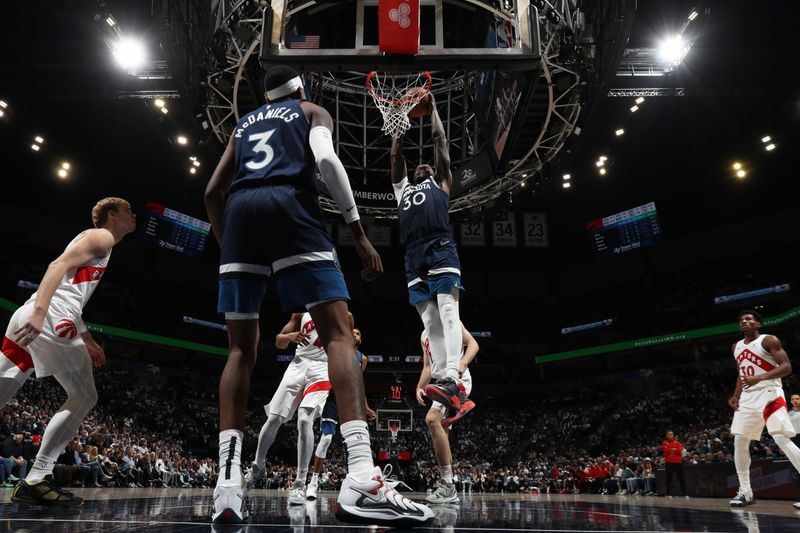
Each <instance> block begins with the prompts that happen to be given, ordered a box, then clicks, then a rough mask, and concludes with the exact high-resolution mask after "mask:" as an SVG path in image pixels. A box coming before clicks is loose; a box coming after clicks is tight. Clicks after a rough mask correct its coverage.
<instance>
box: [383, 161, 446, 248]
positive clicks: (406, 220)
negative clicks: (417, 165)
mask: <svg viewBox="0 0 800 533" xmlns="http://www.w3.org/2000/svg"><path fill="white" fill-rule="evenodd" d="M394 196H395V198H396V199H397V213H398V214H397V216H398V219H399V220H400V240H401V241H402V242H404V243H405V245H406V246H411V245H413V244H416V243H418V242H421V241H427V240H433V239H439V238H447V239H449V238H451V236H450V219H449V214H448V211H447V208H448V204H449V203H450V195H448V194H447V193H446V192H444V191H443V190H442V189H441V187H439V184H438V183H436V180H434V178H433V177H428V178H427V179H425V180H423V181H422V182H420V183H418V184H416V185H413V184H411V183H410V182H409V180H408V178H404V179H403V180H402V181H401V182H399V183H395V184H394Z"/></svg>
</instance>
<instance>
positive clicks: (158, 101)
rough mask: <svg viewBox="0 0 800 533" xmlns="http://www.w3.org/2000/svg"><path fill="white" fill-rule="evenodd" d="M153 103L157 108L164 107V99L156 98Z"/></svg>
mask: <svg viewBox="0 0 800 533" xmlns="http://www.w3.org/2000/svg"><path fill="white" fill-rule="evenodd" d="M153 103H154V104H155V105H156V107H158V108H161V107H164V100H162V99H161V98H156V100H155V102H153Z"/></svg>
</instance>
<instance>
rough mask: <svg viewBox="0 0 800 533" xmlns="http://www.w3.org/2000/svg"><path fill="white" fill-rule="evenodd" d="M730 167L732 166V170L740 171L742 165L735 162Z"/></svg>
mask: <svg viewBox="0 0 800 533" xmlns="http://www.w3.org/2000/svg"><path fill="white" fill-rule="evenodd" d="M732 166H733V170H741V169H742V164H741V163H739V162H738V161H735V162H734V163H733V165H732Z"/></svg>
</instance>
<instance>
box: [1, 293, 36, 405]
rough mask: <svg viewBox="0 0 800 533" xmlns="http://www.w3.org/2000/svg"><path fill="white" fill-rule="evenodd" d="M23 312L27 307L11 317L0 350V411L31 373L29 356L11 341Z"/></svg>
mask: <svg viewBox="0 0 800 533" xmlns="http://www.w3.org/2000/svg"><path fill="white" fill-rule="evenodd" d="M23 312H29V307H28V306H23V307H20V308H19V309H17V310H16V311H15V312H14V314H13V315H11V320H9V321H8V328H7V329H6V334H5V336H4V337H3V344H2V347H1V348H0V351H2V355H0V409H2V408H4V407H5V406H6V405H8V402H10V401H11V398H13V397H14V395H15V394H16V393H17V391H18V390H19V389H20V387H22V385H23V384H24V383H25V381H26V380H27V379H28V377H30V375H31V374H32V373H33V359H32V358H31V354H30V353H28V351H27V350H25V349H24V348H23V347H22V346H20V345H18V344H17V343H16V342H14V341H13V340H11V339H12V337H13V336H14V332H15V331H16V330H17V329H19V322H20V316H21V315H22V313H23Z"/></svg>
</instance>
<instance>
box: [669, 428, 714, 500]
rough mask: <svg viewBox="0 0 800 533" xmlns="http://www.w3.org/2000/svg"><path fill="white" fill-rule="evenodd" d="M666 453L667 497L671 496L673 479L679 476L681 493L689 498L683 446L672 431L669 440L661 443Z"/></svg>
mask: <svg viewBox="0 0 800 533" xmlns="http://www.w3.org/2000/svg"><path fill="white" fill-rule="evenodd" d="M661 449H662V451H663V452H664V463H665V465H666V468H667V492H666V495H667V496H671V495H672V494H671V493H670V491H671V486H672V477H673V476H674V475H676V474H677V476H678V481H679V482H680V485H681V493H683V495H684V496H685V497H687V498H688V497H689V494H688V493H687V492H686V479H685V478H684V477H683V445H682V444H681V443H680V442H679V441H678V440H677V439H676V438H675V433H673V431H672V430H669V431H667V438H666V440H664V442H662V443H661ZM703 457H705V456H703Z"/></svg>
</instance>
